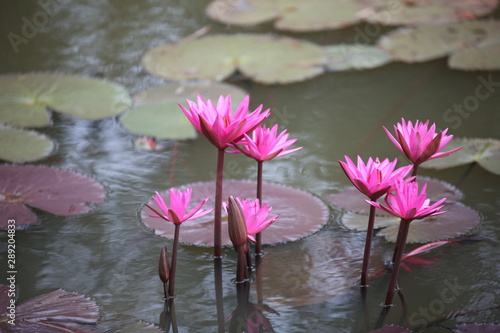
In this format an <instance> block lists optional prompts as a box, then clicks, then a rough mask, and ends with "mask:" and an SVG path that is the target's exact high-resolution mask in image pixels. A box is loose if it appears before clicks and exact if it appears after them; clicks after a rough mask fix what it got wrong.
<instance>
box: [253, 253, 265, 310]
mask: <svg viewBox="0 0 500 333" xmlns="http://www.w3.org/2000/svg"><path fill="white" fill-rule="evenodd" d="M261 263H262V256H256V257H255V270H256V275H257V277H256V285H257V303H258V304H259V305H262V304H263V303H264V292H263V287H262V265H261Z"/></svg>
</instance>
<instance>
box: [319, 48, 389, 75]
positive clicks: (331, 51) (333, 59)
mask: <svg viewBox="0 0 500 333" xmlns="http://www.w3.org/2000/svg"><path fill="white" fill-rule="evenodd" d="M324 50H325V52H326V57H327V62H326V66H327V68H328V70H330V71H346V70H351V69H369V68H375V67H380V66H383V65H385V64H387V63H389V62H391V61H392V56H391V55H390V54H389V53H387V52H386V51H384V50H382V49H380V48H378V47H376V46H370V45H362V44H353V45H347V44H344V45H331V46H325V47H324Z"/></svg>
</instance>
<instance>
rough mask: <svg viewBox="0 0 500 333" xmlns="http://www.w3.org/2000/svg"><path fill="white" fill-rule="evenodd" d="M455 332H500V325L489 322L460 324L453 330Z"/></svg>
mask: <svg viewBox="0 0 500 333" xmlns="http://www.w3.org/2000/svg"><path fill="white" fill-rule="evenodd" d="M453 332H455V333H498V332H500V325H498V324H493V323H487V324H460V325H457V326H456V328H455V329H454V330H453Z"/></svg>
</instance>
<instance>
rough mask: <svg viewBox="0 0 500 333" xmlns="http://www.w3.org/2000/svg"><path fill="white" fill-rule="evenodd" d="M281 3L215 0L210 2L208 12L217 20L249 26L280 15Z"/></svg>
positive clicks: (253, 0) (251, 0)
mask: <svg viewBox="0 0 500 333" xmlns="http://www.w3.org/2000/svg"><path fill="white" fill-rule="evenodd" d="M281 2H282V1H281ZM279 3H280V1H261V0H231V1H228V0H215V1H212V2H210V3H209V4H208V6H207V8H206V14H207V16H208V17H210V18H211V19H213V20H215V21H219V22H223V23H227V24H234V25H239V26H248V25H254V24H260V23H263V22H267V21H271V20H273V19H275V18H276V17H278V15H279V14H280V12H281V10H280V7H279Z"/></svg>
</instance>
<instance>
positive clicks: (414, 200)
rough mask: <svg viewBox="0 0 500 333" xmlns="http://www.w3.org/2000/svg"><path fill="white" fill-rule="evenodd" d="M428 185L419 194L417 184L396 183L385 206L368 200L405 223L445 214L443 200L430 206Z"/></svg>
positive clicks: (387, 197)
mask: <svg viewBox="0 0 500 333" xmlns="http://www.w3.org/2000/svg"><path fill="white" fill-rule="evenodd" d="M426 189H427V184H424V186H422V191H421V192H420V193H419V192H418V183H417V182H406V181H403V180H399V181H396V182H395V183H394V184H393V187H392V190H393V191H392V190H391V191H390V192H388V193H387V195H386V197H385V199H384V201H385V204H386V205H385V206H384V205H382V204H379V203H377V202H374V201H369V200H367V201H366V202H368V203H369V204H370V205H372V206H375V207H377V208H379V209H382V210H384V211H386V212H387V213H389V214H392V215H394V216H397V217H400V218H401V219H403V220H405V221H412V220H416V219H422V218H424V217H427V216H436V215H440V214H443V213H445V212H446V211H440V210H441V208H443V205H442V203H443V202H444V201H445V200H446V198H443V199H441V200H439V201H438V202H436V203H434V204H432V205H431V204H430V200H429V199H427V193H426Z"/></svg>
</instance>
